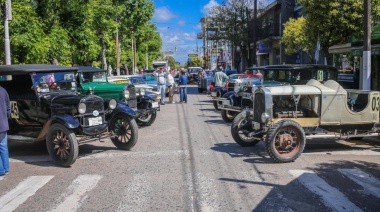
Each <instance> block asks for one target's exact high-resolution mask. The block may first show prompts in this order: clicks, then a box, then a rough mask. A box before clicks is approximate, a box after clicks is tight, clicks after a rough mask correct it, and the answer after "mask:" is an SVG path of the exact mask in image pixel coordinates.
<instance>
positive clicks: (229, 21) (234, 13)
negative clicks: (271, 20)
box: [210, 0, 252, 66]
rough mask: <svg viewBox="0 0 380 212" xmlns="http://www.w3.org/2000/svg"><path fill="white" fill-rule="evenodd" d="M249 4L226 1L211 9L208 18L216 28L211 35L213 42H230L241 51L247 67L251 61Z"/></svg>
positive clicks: (234, 0) (245, 0) (242, 1)
mask: <svg viewBox="0 0 380 212" xmlns="http://www.w3.org/2000/svg"><path fill="white" fill-rule="evenodd" d="M250 7H251V4H250V2H249V1H247V0H231V1H226V3H225V5H223V6H216V7H213V8H212V10H211V11H210V18H211V19H212V22H213V23H214V24H215V27H217V31H216V32H215V33H214V34H213V35H211V36H212V40H215V41H224V40H228V41H230V42H231V43H232V44H233V45H234V46H236V47H239V49H240V50H241V51H240V53H241V58H243V59H244V60H245V61H246V62H247V63H248V66H251V65H252V64H251V63H252V61H251V58H250V54H249V49H250V44H251V38H252V34H251V31H250V24H251V15H250V10H249V9H248V8H250Z"/></svg>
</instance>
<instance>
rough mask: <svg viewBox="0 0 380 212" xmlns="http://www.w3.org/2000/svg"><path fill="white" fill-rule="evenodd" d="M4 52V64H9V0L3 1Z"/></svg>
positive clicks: (10, 16) (10, 14)
mask: <svg viewBox="0 0 380 212" xmlns="http://www.w3.org/2000/svg"><path fill="white" fill-rule="evenodd" d="M4 12H5V14H4V17H3V18H4V53H5V65H11V44H10V41H9V25H8V21H11V20H12V8H11V0H6V1H5V3H4Z"/></svg>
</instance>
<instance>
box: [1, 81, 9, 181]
mask: <svg viewBox="0 0 380 212" xmlns="http://www.w3.org/2000/svg"><path fill="white" fill-rule="evenodd" d="M10 115H11V106H10V101H9V96H8V93H7V91H6V90H5V89H4V88H3V87H1V86H0V177H1V176H4V175H6V174H8V172H9V153H8V136H7V131H8V130H9V125H8V119H9V118H10Z"/></svg>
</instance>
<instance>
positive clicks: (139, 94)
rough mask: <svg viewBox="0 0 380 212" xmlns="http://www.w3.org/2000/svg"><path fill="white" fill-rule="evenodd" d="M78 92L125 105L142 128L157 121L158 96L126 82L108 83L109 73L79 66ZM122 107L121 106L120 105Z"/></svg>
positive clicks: (128, 112) (129, 113)
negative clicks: (92, 94) (114, 100)
mask: <svg viewBox="0 0 380 212" xmlns="http://www.w3.org/2000/svg"><path fill="white" fill-rule="evenodd" d="M78 68H79V70H78V76H77V82H78V91H79V92H80V93H82V94H89V93H94V94H96V95H99V96H101V97H102V98H103V99H104V101H105V103H107V102H108V101H109V100H110V99H111V98H114V99H116V100H119V101H120V102H122V103H124V105H125V107H126V108H129V110H128V111H127V114H128V115H129V116H131V117H134V118H135V119H136V122H137V124H138V125H140V126H148V125H151V124H152V123H153V122H154V120H155V119H156V111H157V110H159V104H158V102H157V95H156V94H154V93H145V90H144V91H143V90H139V89H136V88H135V87H134V86H133V85H131V84H129V85H127V84H125V83H124V82H126V81H127V80H124V82H120V81H119V82H118V83H110V82H108V77H107V71H106V70H103V69H99V68H95V67H90V66H78ZM119 105H120V104H119Z"/></svg>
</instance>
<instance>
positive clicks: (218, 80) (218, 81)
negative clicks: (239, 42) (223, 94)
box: [214, 66, 228, 87]
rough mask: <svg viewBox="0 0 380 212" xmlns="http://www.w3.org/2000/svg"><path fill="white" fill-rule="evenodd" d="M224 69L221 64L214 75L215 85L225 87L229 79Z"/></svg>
mask: <svg viewBox="0 0 380 212" xmlns="http://www.w3.org/2000/svg"><path fill="white" fill-rule="evenodd" d="M222 70H223V67H222V66H219V70H218V71H217V72H216V73H215V75H214V82H215V87H223V86H224V83H225V82H226V81H227V80H228V76H227V75H226V74H225V73H223V72H222Z"/></svg>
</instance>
